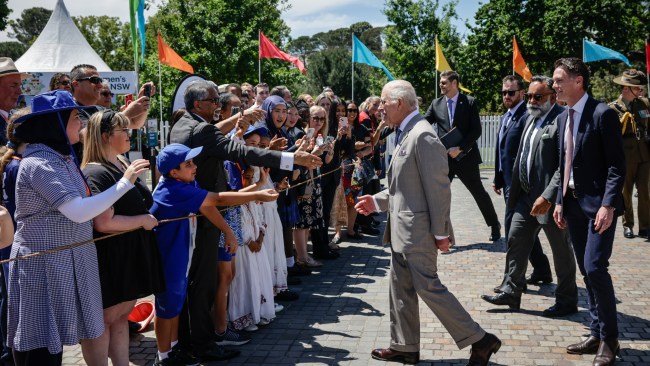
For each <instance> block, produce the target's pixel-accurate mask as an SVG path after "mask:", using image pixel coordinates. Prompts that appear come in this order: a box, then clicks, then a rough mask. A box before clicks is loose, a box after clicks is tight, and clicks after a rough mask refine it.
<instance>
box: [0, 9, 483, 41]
mask: <svg viewBox="0 0 650 366" xmlns="http://www.w3.org/2000/svg"><path fill="white" fill-rule="evenodd" d="M157 2H160V0H157ZM440 2H441V4H444V3H446V2H447V0H440ZM55 4H56V0H9V2H8V5H9V8H10V9H12V10H13V12H12V13H11V15H10V18H11V19H15V18H17V17H18V16H20V13H21V12H22V11H23V10H24V9H27V8H31V7H35V6H40V7H44V8H47V9H54V5H55ZM127 4H128V0H103V1H88V0H65V5H66V7H67V8H68V11H69V12H70V15H72V16H77V15H111V16H118V17H120V19H122V20H123V21H128V18H129V13H128V6H127ZM288 4H290V5H291V8H290V9H289V10H288V11H285V12H284V13H283V14H282V18H283V19H284V21H285V22H286V23H287V25H289V27H291V31H292V32H291V36H292V37H294V38H295V37H299V36H305V35H307V36H311V35H313V34H315V33H318V32H322V31H327V30H330V29H336V28H342V27H347V26H349V25H350V24H353V23H356V22H360V21H367V22H369V23H370V24H372V25H373V26H383V25H386V24H388V20H387V19H386V16H384V14H383V13H382V12H381V11H382V8H383V7H384V1H383V0H326V1H308V0H289V2H288ZM479 6H480V3H479V2H478V1H477V0H460V1H459V4H458V7H457V12H458V15H459V18H460V19H459V21H457V22H456V27H457V28H458V31H459V32H460V34H461V35H463V34H465V33H466V32H467V30H466V28H465V25H464V23H465V20H469V21H470V23H472V22H473V19H474V14H475V13H476V11H477V10H478V8H479ZM7 40H10V39H9V38H8V37H7V32H6V31H5V32H0V41H7Z"/></svg>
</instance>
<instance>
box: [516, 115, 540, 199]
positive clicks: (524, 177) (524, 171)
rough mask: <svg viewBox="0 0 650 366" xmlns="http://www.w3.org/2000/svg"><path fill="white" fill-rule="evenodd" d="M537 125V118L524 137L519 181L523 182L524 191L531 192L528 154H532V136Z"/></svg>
mask: <svg viewBox="0 0 650 366" xmlns="http://www.w3.org/2000/svg"><path fill="white" fill-rule="evenodd" d="M536 125H537V119H535V120H534V121H533V125H532V126H531V128H530V130H529V131H528V133H527V134H526V137H525V139H524V151H523V152H522V153H521V158H520V160H519V181H520V182H521V189H523V190H524V192H526V193H528V192H530V184H529V183H528V155H530V136H531V135H532V134H533V131H535V128H536Z"/></svg>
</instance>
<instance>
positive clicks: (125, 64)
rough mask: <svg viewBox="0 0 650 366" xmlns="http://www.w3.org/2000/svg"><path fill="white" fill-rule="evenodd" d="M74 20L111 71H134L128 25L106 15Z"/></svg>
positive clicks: (81, 17) (75, 18) (82, 17)
mask: <svg viewBox="0 0 650 366" xmlns="http://www.w3.org/2000/svg"><path fill="white" fill-rule="evenodd" d="M73 20H74V22H75V24H76V25H77V28H79V30H80V31H81V34H83V36H84V37H85V38H86V40H87V41H88V43H89V44H90V46H91V47H92V48H93V49H94V50H95V52H97V54H98V55H99V57H101V58H102V60H104V62H106V64H108V66H109V67H110V68H111V69H113V70H115V71H122V70H132V69H133V55H132V53H131V52H130V51H131V33H130V31H129V24H128V23H122V22H121V21H120V19H119V18H118V17H109V16H106V15H102V16H79V17H74V18H73Z"/></svg>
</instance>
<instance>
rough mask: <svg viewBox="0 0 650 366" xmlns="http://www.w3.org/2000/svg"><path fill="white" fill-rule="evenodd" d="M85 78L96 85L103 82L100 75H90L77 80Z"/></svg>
mask: <svg viewBox="0 0 650 366" xmlns="http://www.w3.org/2000/svg"><path fill="white" fill-rule="evenodd" d="M84 80H88V81H89V82H90V83H91V84H95V85H97V84H101V83H102V78H100V77H99V76H88V77H85V78H79V79H77V81H84Z"/></svg>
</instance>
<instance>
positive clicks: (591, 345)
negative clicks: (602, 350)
mask: <svg viewBox="0 0 650 366" xmlns="http://www.w3.org/2000/svg"><path fill="white" fill-rule="evenodd" d="M599 346H600V339H599V338H596V337H594V336H591V337H589V338H587V339H585V340H584V341H582V342H580V343H576V344H572V345H569V346H567V348H566V353H568V354H572V355H595V354H596V352H597V351H598V347H599Z"/></svg>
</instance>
